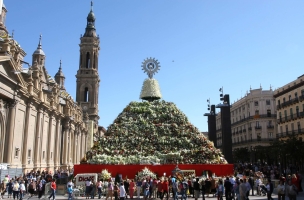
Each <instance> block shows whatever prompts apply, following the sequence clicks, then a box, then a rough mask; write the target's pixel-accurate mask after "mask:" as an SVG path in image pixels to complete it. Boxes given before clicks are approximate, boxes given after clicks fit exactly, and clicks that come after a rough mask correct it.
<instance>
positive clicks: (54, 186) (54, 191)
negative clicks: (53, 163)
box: [49, 179, 57, 200]
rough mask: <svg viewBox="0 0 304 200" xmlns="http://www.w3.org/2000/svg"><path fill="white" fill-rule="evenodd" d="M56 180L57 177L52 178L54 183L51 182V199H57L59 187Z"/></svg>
mask: <svg viewBox="0 0 304 200" xmlns="http://www.w3.org/2000/svg"><path fill="white" fill-rule="evenodd" d="M55 181H56V180H55V179H53V180H52V183H51V195H50V196H49V199H51V197H53V200H54V199H55V196H56V188H57V186H56V182H55Z"/></svg>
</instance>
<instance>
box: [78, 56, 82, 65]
mask: <svg viewBox="0 0 304 200" xmlns="http://www.w3.org/2000/svg"><path fill="white" fill-rule="evenodd" d="M81 65H82V54H80V57H79V67H80V68H81Z"/></svg>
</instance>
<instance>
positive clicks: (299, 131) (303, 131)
mask: <svg viewBox="0 0 304 200" xmlns="http://www.w3.org/2000/svg"><path fill="white" fill-rule="evenodd" d="M297 134H304V129H303V128H302V129H298V130H293V131H287V132H282V133H278V134H277V138H280V137H288V136H291V135H297Z"/></svg>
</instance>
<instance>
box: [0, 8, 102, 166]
mask: <svg viewBox="0 0 304 200" xmlns="http://www.w3.org/2000/svg"><path fill="white" fill-rule="evenodd" d="M6 13H7V10H6V8H5V6H4V5H3V7H2V13H1V16H0V17H1V19H0V37H1V38H0V80H1V81H0V163H8V164H10V166H11V168H15V167H18V168H23V170H24V171H28V170H32V169H40V170H44V169H46V170H50V171H54V170H56V169H59V168H72V167H73V164H75V163H80V162H81V159H82V158H83V157H84V155H85V152H86V151H87V150H88V149H89V148H90V147H91V146H92V144H93V137H94V134H102V133H103V132H104V131H105V129H104V128H102V127H98V119H99V116H98V90H99V81H100V80H99V75H98V52H99V38H98V37H97V36H96V30H95V25H94V23H95V16H94V13H93V12H92V10H91V12H90V13H89V15H88V18H87V27H86V31H85V34H84V35H83V37H82V38H81V44H80V52H81V53H80V64H79V70H78V72H77V75H76V77H77V91H76V93H77V94H76V101H74V100H73V99H72V97H71V96H70V94H69V93H68V92H67V91H66V90H65V87H64V80H65V77H64V74H63V72H62V68H61V62H60V64H59V69H58V72H57V73H56V75H55V77H54V78H53V77H52V76H50V75H49V74H48V72H47V70H46V66H45V58H46V56H45V53H44V52H43V49H42V43H41V37H40V39H39V43H38V47H37V49H36V50H35V51H34V53H33V55H32V62H31V64H30V63H27V62H25V61H24V57H25V55H26V53H25V51H24V50H23V49H22V48H21V47H20V45H19V44H18V42H17V41H15V40H14V39H13V38H11V37H10V36H9V33H8V31H7V29H6V27H5V18H6ZM24 66H27V68H23V67H24Z"/></svg>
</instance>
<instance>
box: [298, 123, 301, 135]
mask: <svg viewBox="0 0 304 200" xmlns="http://www.w3.org/2000/svg"><path fill="white" fill-rule="evenodd" d="M298 133H301V123H300V122H298Z"/></svg>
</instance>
